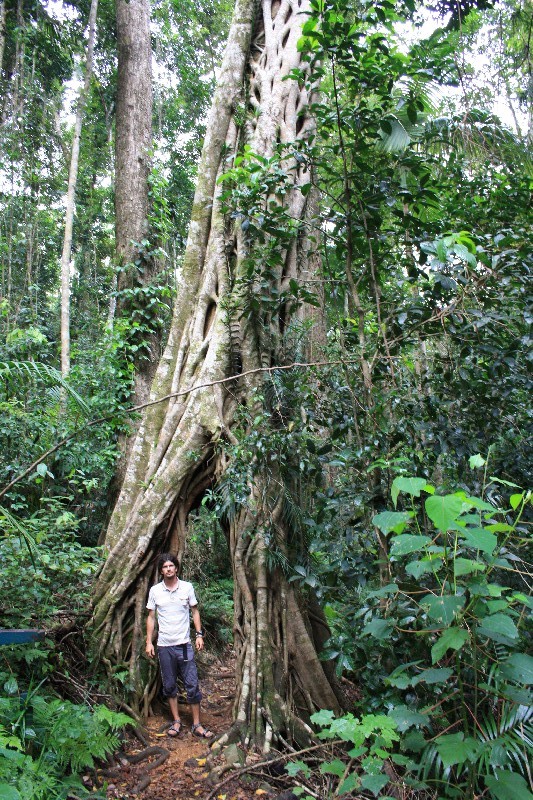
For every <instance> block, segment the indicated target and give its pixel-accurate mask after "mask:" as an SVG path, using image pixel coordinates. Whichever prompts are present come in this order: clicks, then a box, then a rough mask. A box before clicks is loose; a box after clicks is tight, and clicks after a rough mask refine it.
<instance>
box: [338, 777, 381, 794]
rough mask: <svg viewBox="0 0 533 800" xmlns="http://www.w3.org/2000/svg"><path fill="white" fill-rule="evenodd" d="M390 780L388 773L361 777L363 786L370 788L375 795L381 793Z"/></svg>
mask: <svg viewBox="0 0 533 800" xmlns="http://www.w3.org/2000/svg"><path fill="white" fill-rule="evenodd" d="M388 782H389V778H388V777H387V776H386V775H363V777H362V778H361V786H363V788H364V789H368V791H370V792H372V794H373V795H374V797H377V796H378V795H379V793H380V792H381V790H382V789H383V787H384V786H386V785H387V784H388ZM343 791H345V790H343Z"/></svg>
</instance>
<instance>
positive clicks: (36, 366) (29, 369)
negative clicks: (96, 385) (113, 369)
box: [0, 361, 91, 416]
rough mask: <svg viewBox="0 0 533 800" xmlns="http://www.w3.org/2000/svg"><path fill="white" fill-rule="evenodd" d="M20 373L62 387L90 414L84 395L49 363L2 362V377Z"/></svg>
mask: <svg viewBox="0 0 533 800" xmlns="http://www.w3.org/2000/svg"><path fill="white" fill-rule="evenodd" d="M13 374H18V375H22V376H23V377H29V378H35V377H37V378H39V379H40V380H42V381H43V382H45V383H50V382H51V383H52V386H54V385H55V386H56V387H57V386H59V387H61V388H62V389H63V390H64V391H65V392H66V393H67V394H68V395H70V397H72V399H73V400H74V401H75V402H76V403H77V404H78V406H79V407H80V408H81V409H82V410H83V412H84V413H85V414H86V415H87V416H89V415H90V413H91V410H90V408H89V406H88V404H87V403H86V402H85V400H84V399H83V397H81V395H80V394H78V392H77V391H76V390H75V389H74V388H73V387H72V386H70V384H69V383H68V381H66V380H65V379H64V378H63V377H62V375H61V373H60V372H59V371H58V370H57V369H55V368H54V367H51V366H49V365H48V364H42V363H40V362H38V361H2V362H0V378H2V377H4V378H5V377H8V376H9V375H13Z"/></svg>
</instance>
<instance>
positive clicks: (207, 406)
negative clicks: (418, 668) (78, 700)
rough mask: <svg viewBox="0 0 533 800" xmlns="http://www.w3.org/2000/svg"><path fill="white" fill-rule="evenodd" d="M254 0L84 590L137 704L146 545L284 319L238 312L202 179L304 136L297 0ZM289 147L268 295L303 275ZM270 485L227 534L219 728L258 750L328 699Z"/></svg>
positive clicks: (300, 207) (179, 540)
mask: <svg viewBox="0 0 533 800" xmlns="http://www.w3.org/2000/svg"><path fill="white" fill-rule="evenodd" d="M257 6H258V4H257V3H254V2H253V1H252V0H237V5H236V9H235V12H234V18H233V22H232V25H231V29H230V33H229V39H228V44H227V49H226V54H225V57H224V61H223V65H222V68H221V73H220V77H219V81H218V86H217V89H216V92H215V97H214V101H213V106H212V109H211V112H210V117H209V120H208V126H207V133H206V139H205V143H204V148H203V153H202V158H201V162H200V166H199V170H198V174H199V179H198V185H197V190H196V194H195V199H194V205H193V212H192V220H191V226H190V233H189V240H188V244H187V249H186V254H185V258H184V264H183V269H182V285H181V287H180V289H179V293H178V297H177V300H176V304H175V310H174V317H173V323H172V326H171V330H170V336H169V341H168V344H167V347H166V349H165V352H164V354H163V357H162V359H161V362H160V364H159V368H158V371H157V374H156V376H155V380H154V383H153V386H152V393H151V398H152V400H154V401H157V400H158V399H160V398H163V397H166V396H168V395H172V396H171V397H169V398H167V399H165V400H164V402H159V403H155V404H154V405H152V406H150V407H149V408H147V409H146V410H145V412H144V414H143V417H142V420H141V424H140V428H139V432H138V435H137V437H136V440H135V443H134V445H133V448H132V451H131V456H130V459H129V462H128V467H127V471H126V476H125V481H124V484H123V488H122V492H121V495H120V497H119V500H118V503H117V505H116V508H115V512H114V514H113V517H112V519H111V522H110V525H109V529H108V532H107V538H106V546H107V548H108V549H109V555H108V558H107V561H106V563H105V565H104V568H103V570H102V573H101V575H100V578H99V580H98V584H97V586H96V589H95V595H94V597H95V600H94V615H93V626H94V627H93V629H94V637H95V642H96V643H97V644H98V647H99V649H100V653H101V654H102V657H103V658H104V660H105V662H106V664H107V665H108V667H109V668H110V669H111V670H112V669H113V666H114V665H118V664H120V665H122V669H123V665H124V664H127V665H128V667H129V670H130V678H131V683H132V685H133V686H134V687H135V689H136V690H137V693H138V696H140V695H141V694H142V692H143V689H144V701H145V710H146V709H147V708H148V706H149V704H150V700H151V696H152V695H151V691H152V690H151V688H150V683H149V682H148V684H146V675H143V674H142V672H143V668H142V664H143V663H144V659H142V658H141V655H142V651H143V649H144V648H143V639H144V637H143V619H144V614H145V612H144V606H145V601H146V594H147V590H148V586H149V584H150V583H151V582H152V581H153V580H154V578H155V577H156V574H155V560H156V557H157V554H158V553H159V552H160V551H161V550H171V551H176V552H178V553H179V554H181V553H182V552H183V543H184V537H185V533H186V524H187V515H188V513H189V511H190V509H191V508H192V507H194V506H195V505H196V504H198V502H199V500H200V499H201V496H202V494H203V493H204V492H205V490H206V488H207V487H208V486H211V485H213V484H215V483H216V481H217V479H219V478H220V475H221V474H222V473H223V471H224V469H225V465H226V462H225V458H224V455H223V449H224V448H223V445H224V442H231V441H233V439H234V434H233V433H232V429H233V428H234V426H235V422H236V411H237V410H238V408H239V405H240V404H241V403H243V402H246V401H247V399H248V403H250V397H251V394H252V392H253V390H254V389H255V388H257V387H259V386H260V385H261V381H262V377H261V373H260V372H258V371H257V370H260V369H267V370H268V369H270V368H272V367H273V366H275V365H276V364H279V359H280V352H281V342H282V337H283V332H284V330H286V327H287V325H288V322H289V317H290V303H289V302H287V304H286V305H285V306H284V305H283V304H282V305H281V306H279V307H276V308H275V309H274V310H272V307H271V306H270V305H269V304H267V305H266V307H262V306H261V305H260V306H259V310H256V312H254V313H246V314H243V313H241V312H242V310H243V303H246V297H245V295H246V294H248V297H249V296H250V295H253V294H254V292H258V290H259V287H258V285H254V281H256V283H259V282H261V283H262V289H261V291H262V292H263V293H264V291H265V280H266V278H265V276H266V274H267V273H266V272H263V273H261V269H262V265H261V264H260V263H259V264H257V263H256V265H255V272H254V276H255V277H254V278H252V279H251V285H250V273H249V271H248V270H249V264H250V259H254V258H257V255H256V254H254V252H253V250H252V251H251V248H250V240H249V238H247V234H246V232H245V231H243V226H242V225H241V224H239V223H237V224H235V221H234V220H233V221H232V220H230V219H228V217H227V216H225V215H224V211H223V209H222V207H221V205H222V204H221V198H220V195H221V187H220V185H219V184H217V177H219V176H220V174H221V173H223V172H225V171H227V169H228V166H231V159H232V158H233V156H234V155H235V154H236V153H237V152H242V149H243V146H244V144H247V145H249V146H250V148H251V150H252V151H253V152H254V153H256V154H258V155H259V156H262V157H265V158H270V157H271V156H272V155H273V154H274V153H275V152H279V150H280V148H283V146H284V145H288V144H290V143H295V144H296V145H297V143H298V142H299V141H301V140H303V139H305V137H307V136H308V135H309V133H310V132H311V131H312V121H311V119H310V117H309V115H308V113H307V107H308V102H309V98H308V96H307V91H306V89H305V88H302V87H299V85H298V83H297V82H296V81H294V80H284V78H285V77H286V76H287V75H288V74H289V73H290V72H291V71H292V70H294V69H295V68H298V67H299V66H302V64H301V63H300V53H299V52H298V50H297V46H296V45H297V41H298V39H299V37H300V35H301V26H302V24H303V22H304V21H305V13H306V12H308V9H309V3H308V0H281V2H280V1H279V0H275V1H274V2H270V0H263V2H262V3H260V4H259V6H260V7H259V8H258V7H257ZM291 151H292V149H291V148H289V147H286V148H285V150H284V155H283V157H282V161H281V162H279V163H280V164H282V165H283V167H284V169H285V174H286V176H287V177H286V180H287V181H288V182H289V183H288V185H287V184H286V188H287V191H286V192H285V193H284V194H283V196H282V197H281V198H280V197H279V196H278V197H277V199H275V193H274V192H273V193H272V195H271V196H270V197H266V198H265V204H266V208H268V205H269V204H270V203H278V204H283V205H284V207H285V210H286V211H287V214H288V216H290V217H291V218H292V219H293V221H294V232H293V235H292V236H291V237H289V238H288V239H285V240H283V243H282V244H281V245H280V251H279V252H280V254H281V257H280V259H279V263H278V264H277V265H276V266H274V267H271V268H270V271H269V273H268V281H269V288H270V295H271V297H280V296H282V297H283V293H284V292H286V290H287V289H288V287H289V286H290V285H291V284H290V282H291V281H294V280H295V281H298V280H299V278H300V277H301V275H302V274H307V271H308V270H309V259H310V258H312V253H310V248H309V246H308V243H307V242H306V236H305V230H306V227H307V225H308V224H309V223H310V219H309V217H310V213H311V212H310V208H309V205H310V204H309V202H308V201H309V199H310V197H311V196H312V193H308V191H307V189H306V190H304V191H303V192H302V191H300V189H299V187H301V186H304V185H306V184H308V183H309V181H310V175H309V173H308V172H307V169H306V166H305V163H304V160H303V159H301V158H298V157H296V158H295V157H294V154H292V155H291ZM307 188H308V187H307ZM278 208H279V205H278ZM265 269H266V267H265ZM293 285H294V284H293ZM244 287H246V290H244ZM254 370H256V372H253V371H254ZM250 372H252V374H250ZM246 373H248V374H246ZM228 379H232V380H231V381H228ZM276 488H277V485H276V483H275V482H270V483H268V482H267V480H266V479H264V478H261V477H258V478H257V480H256V481H255V482H254V485H253V486H252V487H251V497H250V499H249V502H248V503H247V505H246V506H245V507H242V508H241V509H240V510H239V511H238V513H237V514H236V515H235V516H234V518H233V519H232V520H231V522H230V526H229V528H230V529H229V531H228V535H229V543H230V551H231V556H232V563H233V571H234V579H235V647H236V651H237V662H238V664H237V679H238V680H237V683H238V692H237V698H236V704H235V724H234V726H233V728H232V731H231V732H230V734H229V735H228V736H229V737H235V736H239V737H242V738H247V737H248V738H250V739H253V740H254V741H255V742H257V743H258V744H260V745H261V746H262V747H263V748H264V749H268V747H269V744H270V741H271V738H272V735H275V734H276V733H277V732H278V733H281V734H282V735H283V737H287V738H290V739H292V740H295V741H299V742H302V741H306V740H308V738H309V735H310V729H309V727H308V726H307V725H306V719H307V718H308V716H309V714H310V713H312V711H313V710H314V709H316V708H319V707H328V708H333V709H338V707H339V705H338V700H337V697H336V695H335V692H334V691H333V689H332V687H331V685H330V683H329V681H328V679H327V677H326V675H325V672H324V669H323V665H322V662H321V661H320V660H319V658H318V656H317V649H316V644H317V642H318V640H319V638H320V633H323V628H324V627H325V625H324V622H323V619H322V620H321V619H320V615H319V614H318V615H317V609H316V607H313V608H312V609H311V608H310V603H309V602H308V601H306V600H305V599H304V597H303V596H300V594H299V593H298V590H297V589H296V588H295V587H294V584H290V583H288V581H287V579H286V577H285V576H284V574H283V573H282V572H281V571H278V570H276V569H274V570H272V569H271V568H270V567H269V563H270V561H269V559H268V544H267V535H265V534H268V531H273V530H275V531H276V540H277V543H278V547H281V548H282V549H283V547H284V546H286V542H287V537H288V535H289V532H290V531H289V527H290V526H289V521H288V520H287V519H286V518H285V517H284V512H283V503H282V498H281V497H280V493H279V491H278V492H276ZM284 543H285V545H284ZM321 626H322V631H321V632H320V633H317V631H318V629H320V627H321Z"/></svg>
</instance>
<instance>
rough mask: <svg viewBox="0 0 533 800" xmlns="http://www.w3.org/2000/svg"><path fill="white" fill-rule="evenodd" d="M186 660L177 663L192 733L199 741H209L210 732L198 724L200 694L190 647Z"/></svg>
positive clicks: (211, 735)
mask: <svg viewBox="0 0 533 800" xmlns="http://www.w3.org/2000/svg"><path fill="white" fill-rule="evenodd" d="M186 655H187V658H186V660H184V661H180V662H179V666H180V669H181V677H182V679H183V683H184V685H185V691H186V692H187V702H188V703H189V705H190V707H191V714H192V732H193V734H194V735H195V736H197V737H198V738H199V739H211V738H212V737H213V735H214V734H213V733H212V731H210V730H208V729H207V728H205V727H204V726H203V725H202V724H201V723H200V700H201V699H202V693H201V691H200V686H199V684H198V671H197V669H196V662H195V660H194V651H193V649H192V645H190V644H189V645H188V646H187V650H186Z"/></svg>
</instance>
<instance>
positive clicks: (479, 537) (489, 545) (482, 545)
mask: <svg viewBox="0 0 533 800" xmlns="http://www.w3.org/2000/svg"><path fill="white" fill-rule="evenodd" d="M460 536H461V539H462V540H463V541H464V542H466V544H467V545H468V546H469V547H474V548H475V549H476V550H482V551H483V552H484V553H487V554H488V555H492V553H493V552H494V550H495V549H496V547H497V545H498V539H497V537H496V536H494V534H493V533H490V532H489V531H486V530H484V529H483V528H468V529H466V530H465V531H464V532H461V534H460Z"/></svg>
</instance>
